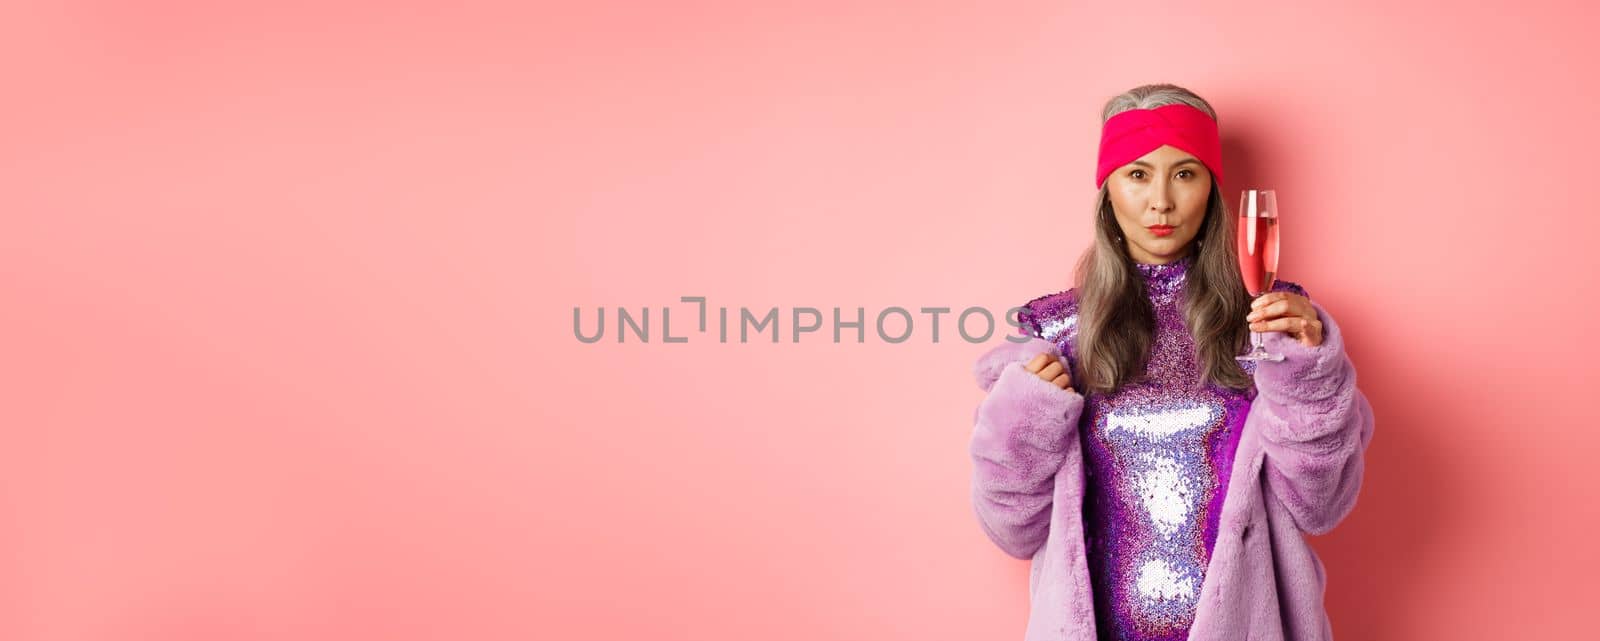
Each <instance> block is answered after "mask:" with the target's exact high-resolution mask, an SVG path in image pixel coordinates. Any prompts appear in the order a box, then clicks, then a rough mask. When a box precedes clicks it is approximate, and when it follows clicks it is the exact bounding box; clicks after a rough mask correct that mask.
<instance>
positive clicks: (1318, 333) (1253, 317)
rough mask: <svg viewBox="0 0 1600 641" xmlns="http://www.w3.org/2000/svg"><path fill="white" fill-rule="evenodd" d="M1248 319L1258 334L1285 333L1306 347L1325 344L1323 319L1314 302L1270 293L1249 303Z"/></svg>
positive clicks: (1288, 294)
mask: <svg viewBox="0 0 1600 641" xmlns="http://www.w3.org/2000/svg"><path fill="white" fill-rule="evenodd" d="M1250 309H1251V312H1250V315H1249V316H1246V317H1245V320H1246V321H1247V322H1249V323H1250V329H1251V330H1252V331H1256V332H1284V333H1287V334H1288V335H1289V336H1290V337H1291V338H1293V339H1295V340H1297V341H1299V342H1300V344H1301V345H1305V346H1306V347H1316V346H1318V345H1321V344H1322V320H1320V319H1318V318H1317V310H1316V308H1315V307H1312V306H1311V299H1309V298H1306V297H1304V296H1301V295H1299V294H1291V293H1289V292H1267V293H1265V294H1262V295H1260V296H1258V297H1256V299H1255V302H1252V303H1251V304H1250Z"/></svg>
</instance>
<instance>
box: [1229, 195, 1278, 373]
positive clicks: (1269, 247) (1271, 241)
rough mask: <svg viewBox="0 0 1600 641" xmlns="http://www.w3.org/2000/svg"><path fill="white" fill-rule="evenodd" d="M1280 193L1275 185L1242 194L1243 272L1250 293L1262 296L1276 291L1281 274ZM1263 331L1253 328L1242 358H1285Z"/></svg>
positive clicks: (1239, 230) (1239, 228)
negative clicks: (1275, 351) (1269, 348)
mask: <svg viewBox="0 0 1600 641" xmlns="http://www.w3.org/2000/svg"><path fill="white" fill-rule="evenodd" d="M1278 225H1279V223H1278V194H1277V193H1276V192H1274V191H1273V190H1271V189H1260V190H1257V189H1246V190H1244V192H1243V193H1242V194H1240V196H1239V224H1238V225H1237V227H1236V233H1235V236H1236V237H1237V239H1238V247H1239V274H1240V275H1241V276H1243V277H1244V286H1245V289H1246V290H1248V291H1249V292H1250V296H1252V297H1256V298H1259V297H1260V296H1261V295H1262V294H1265V293H1267V292H1270V291H1272V283H1273V281H1274V280H1276V279H1277V277H1278V254H1279V246H1278ZM1261 341H1262V338H1261V333H1260V332H1257V331H1254V330H1251V332H1250V343H1251V344H1252V345H1254V346H1255V348H1254V349H1252V350H1251V351H1250V353H1249V354H1245V355H1242V356H1237V357H1235V358H1237V359H1238V360H1241V361H1281V360H1283V355H1282V354H1273V353H1270V352H1268V351H1267V348H1266V347H1265V346H1264V345H1262V342H1261Z"/></svg>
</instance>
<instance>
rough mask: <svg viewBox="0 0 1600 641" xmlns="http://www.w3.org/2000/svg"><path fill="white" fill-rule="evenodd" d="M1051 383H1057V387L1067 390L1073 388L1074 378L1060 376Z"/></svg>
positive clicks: (1064, 375)
mask: <svg viewBox="0 0 1600 641" xmlns="http://www.w3.org/2000/svg"><path fill="white" fill-rule="evenodd" d="M1050 382H1052V383H1055V384H1056V387H1059V388H1061V389H1067V388H1068V387H1072V377H1070V376H1067V375H1066V374H1062V375H1060V376H1057V377H1056V379H1055V380H1053V381H1050Z"/></svg>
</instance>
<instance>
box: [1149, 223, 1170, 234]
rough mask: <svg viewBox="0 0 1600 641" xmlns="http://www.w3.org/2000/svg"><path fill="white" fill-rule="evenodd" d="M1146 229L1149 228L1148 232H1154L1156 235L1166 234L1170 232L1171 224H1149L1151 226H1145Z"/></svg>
mask: <svg viewBox="0 0 1600 641" xmlns="http://www.w3.org/2000/svg"><path fill="white" fill-rule="evenodd" d="M1146 229H1149V230H1150V233H1152V234H1155V235H1157V236H1166V235H1168V234H1171V233H1172V226H1171V225H1151V226H1149V227H1147V228H1146Z"/></svg>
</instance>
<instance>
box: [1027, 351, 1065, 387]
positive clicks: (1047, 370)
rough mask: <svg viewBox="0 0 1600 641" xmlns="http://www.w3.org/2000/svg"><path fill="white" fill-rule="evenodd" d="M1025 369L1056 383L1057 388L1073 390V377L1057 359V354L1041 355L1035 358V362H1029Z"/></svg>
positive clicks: (1046, 353)
mask: <svg viewBox="0 0 1600 641" xmlns="http://www.w3.org/2000/svg"><path fill="white" fill-rule="evenodd" d="M1023 368H1024V369H1027V370H1028V371H1029V372H1033V373H1034V374H1035V375H1036V376H1038V377H1039V378H1042V379H1044V380H1046V381H1049V382H1051V383H1054V384H1055V386H1056V387H1059V388H1061V389H1064V390H1070V389H1072V377H1071V376H1070V375H1068V374H1067V368H1066V367H1064V366H1062V364H1061V361H1060V360H1059V359H1057V358H1056V356H1055V354H1051V353H1049V352H1044V353H1041V354H1039V355H1038V356H1035V357H1033V360H1031V361H1028V363H1027V364H1026V365H1023Z"/></svg>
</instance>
